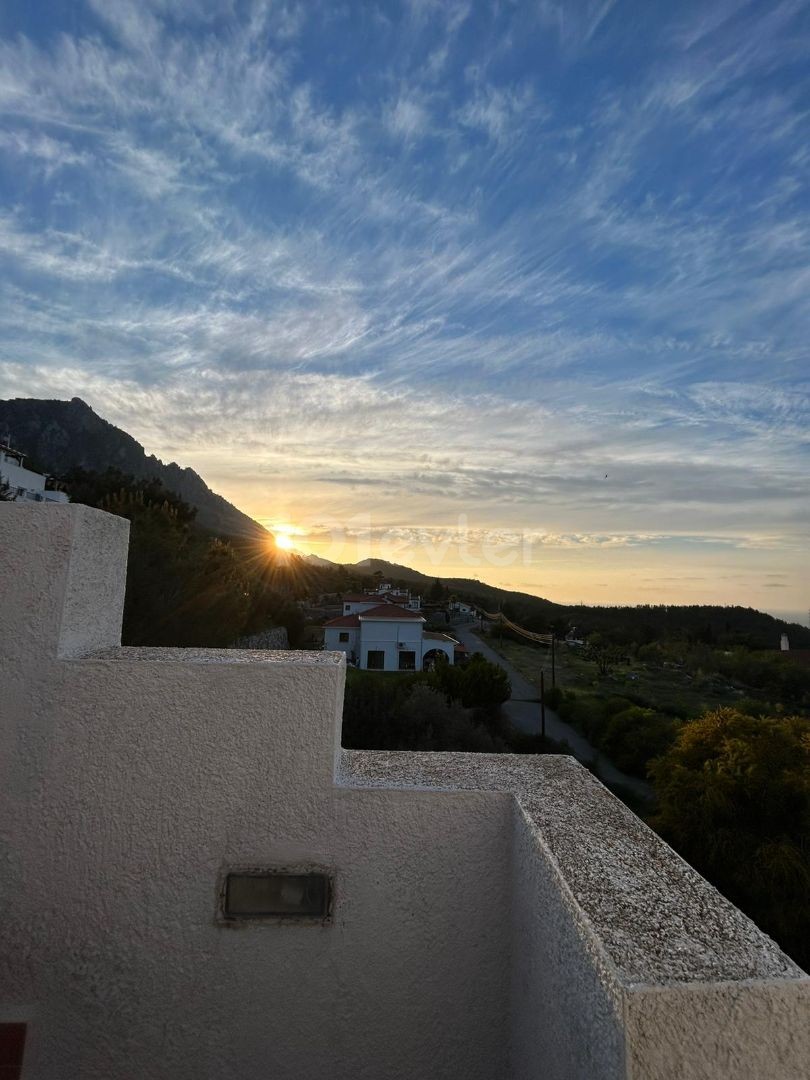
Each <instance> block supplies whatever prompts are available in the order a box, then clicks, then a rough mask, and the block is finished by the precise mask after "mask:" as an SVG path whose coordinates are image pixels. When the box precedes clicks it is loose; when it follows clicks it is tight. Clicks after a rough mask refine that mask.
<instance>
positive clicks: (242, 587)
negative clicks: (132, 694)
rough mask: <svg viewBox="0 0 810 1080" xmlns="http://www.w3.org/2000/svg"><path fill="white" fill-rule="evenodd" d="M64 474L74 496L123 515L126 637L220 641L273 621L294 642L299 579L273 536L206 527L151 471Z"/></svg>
mask: <svg viewBox="0 0 810 1080" xmlns="http://www.w3.org/2000/svg"><path fill="white" fill-rule="evenodd" d="M65 480H66V484H67V485H68V490H69V491H70V493H71V500H72V501H73V502H82V503H85V504H87V505H89V506H97V507H99V508H100V509H103V510H107V511H109V512H110V513H113V514H119V515H120V516H121V517H125V518H128V519H129V521H130V523H131V531H130V545H129V561H128V564H127V593H126V604H125V608H124V625H123V633H122V640H123V642H124V644H126V645H163V646H174V645H182V646H207V647H218V646H228V645H231V644H232V643H233V642H234V641H235V640H236V639H237V638H239V637H241V636H243V635H247V634H252V633H255V632H257V631H259V630H263V629H266V628H267V627H268V626H272V625H275V626H285V627H286V628H287V633H288V636H289V638H290V643H291V644H292V645H293V646H295V645H296V644H297V643H298V641H299V639H300V638H301V636H302V634H303V619H302V617H301V614H300V611H299V609H298V607H297V606H296V604H295V603H294V597H295V595H296V594H297V593H300V592H301V590H304V591H305V589H306V585H305V583H304V582H303V581H301V580H299V579H298V578H296V576H295V575H294V574H293V573H291V570H290V567H291V566H292V567H293V568H295V564H289V563H287V562H286V561H282V559H281V558H280V557H279V556H278V555H277V554H276V553H274V552H273V549H272V544H265V545H264V546H262V545H261V544H260V542H259V541H255V540H242V539H233V538H220V537H217V536H212V535H211V533H209V532H208V531H206V530H204V529H202V528H200V527H199V526H198V525H197V524H196V522H195V511H194V510H193V509H192V508H191V507H190V506H189V505H188V504H187V503H185V502H184V501H183V500H182V499H180V498H179V497H178V496H177V495H175V494H173V493H172V492H170V491H167V490H166V489H165V488H164V487H163V485H162V484H161V483H160V481H159V480H148V481H137V480H135V479H134V478H133V477H131V476H127V475H125V474H123V473H121V472H119V471H118V470H116V469H108V470H107V471H106V472H105V473H92V472H87V471H85V470H81V469H76V470H73V471H72V472H71V473H69V474H67V476H66V477H65ZM268 539H269V538H268Z"/></svg>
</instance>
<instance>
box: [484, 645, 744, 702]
mask: <svg viewBox="0 0 810 1080" xmlns="http://www.w3.org/2000/svg"><path fill="white" fill-rule="evenodd" d="M484 637H485V639H486V640H487V641H488V643H489V645H490V646H491V647H492V648H493V649H495V650H496V652H499V653H500V654H501V656H503V657H504V658H505V659H506V660H508V661H509V662H510V663H511V664H513V665H514V666H515V667H516V668H517V670H518V671H519V672H520V673H521V675H523V676H525V678H527V679H529V680H530V681H531V682H533V683H534V684H535V686H538V687H539V680H540V671H541V670H543V671H544V672H545V682H546V688H547V689H548V688H550V686H551V656H550V652H549V649H548V648H546V647H543V646H539V647H538V646H534V645H529V644H528V643H527V644H525V645H523V644H518V643H517V642H516V641H510V640H509V639H507V638H504V640H503V641H502V642H499V641H498V635H497V632H496V633H494V634H492V635H491V636H489V637H487V636H486V635H484ZM556 676H557V685H558V686H560V687H562V688H563V689H566V690H569V689H570V690H577V691H580V692H581V693H583V694H593V695H595V696H597V697H605V698H607V697H613V696H616V695H619V696H621V697H626V698H629V699H630V700H631V701H633V702H634V703H635V704H638V705H644V706H648V707H650V708H653V709H658V710H660V711H662V712H666V713H670V714H672V715H673V716H681V717H691V716H699V715H700V714H701V713H703V712H705V711H706V710H707V709H714V708H717V706H719V705H733V704H734V703H736V702H738V701H739V700H740V698H741V697H743V696H745V694H746V690H745V689H744V688H742V687H738V686H732V685H731V684H730V683H729V682H728V680H726V679H724V678H723V677H722V676H717V675H706V676H695V677H694V678H693V677H690V676H689V675H688V674H687V673H686V672H685V671H683V670H681V669H679V668H674V667H661V666H659V665H653V664H644V663H640V662H634V663H632V664H617V665H616V667H615V668H614V670H613V672H612V673H611V674H610V675H608V676H600V675H599V672H598V671H597V667H596V664H595V663H594V662H593V661H590V660H586V659H585V658H584V657H583V656H582V654H581V652H580V651H578V650H575V649H571V648H569V647H568V646H567V645H564V644H558V645H557V649H556Z"/></svg>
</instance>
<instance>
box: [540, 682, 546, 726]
mask: <svg viewBox="0 0 810 1080" xmlns="http://www.w3.org/2000/svg"><path fill="white" fill-rule="evenodd" d="M540 734H541V735H542V736H543V739H544V740H545V738H546V687H545V677H544V674H543V672H542V670H541V672H540Z"/></svg>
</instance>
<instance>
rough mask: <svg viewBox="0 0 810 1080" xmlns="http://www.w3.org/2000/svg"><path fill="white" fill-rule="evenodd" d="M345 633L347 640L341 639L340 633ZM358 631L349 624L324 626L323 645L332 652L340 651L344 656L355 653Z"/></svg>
mask: <svg viewBox="0 0 810 1080" xmlns="http://www.w3.org/2000/svg"><path fill="white" fill-rule="evenodd" d="M341 634H347V635H348V639H349V640H348V641H341V640H340V635H341ZM359 641H360V631H359V630H358V629H357V628H356V627H351V626H326V627H324V631H323V647H324V648H325V649H328V650H332V651H333V652H342V653H345V654H346V656H350V655H351V654H352V653H355V655H357V652H358V643H359Z"/></svg>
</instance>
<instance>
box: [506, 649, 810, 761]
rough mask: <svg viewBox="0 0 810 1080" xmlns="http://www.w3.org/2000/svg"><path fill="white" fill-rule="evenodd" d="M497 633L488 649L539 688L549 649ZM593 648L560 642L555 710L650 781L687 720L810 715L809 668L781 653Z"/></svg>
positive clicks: (547, 665) (549, 698)
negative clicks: (713, 713) (733, 713)
mask: <svg viewBox="0 0 810 1080" xmlns="http://www.w3.org/2000/svg"><path fill="white" fill-rule="evenodd" d="M499 638H500V635H499V633H498V632H497V631H496V632H494V633H493V634H492V636H491V638H490V643H491V644H492V646H493V647H494V648H496V649H497V650H498V651H499V652H500V653H501V654H502V655H503V656H504V657H505V658H506V659H507V660H509V662H510V663H512V664H513V665H514V666H515V667H516V668H517V669H518V671H520V673H521V674H522V675H524V676H525V677H526V678H528V679H529V680H531V681H532V682H533V683H534V684H535V685H539V674H540V670H541V668H543V669H544V670H545V673H546V686H547V687H548V685H549V681H550V657H549V652H548V649H539V648H538V647H536V646H533V645H530V644H528V643H527V642H525V641H523V640H522V639H521V640H520V641H517V640H514V639H512V638H510V636H509V634H508V633H505V634H504V635H503V638H502V640H499ZM594 638H595V640H594V641H593V643H591V641H590V639H589V641H588V645H587V647H586V648H569V647H568V646H566V645H565V644H562V643H561V644H558V647H557V650H556V659H557V663H556V669H557V690H556V692H555V694H554V696H550V695H549V693H548V692H547V697H546V701H547V704H548V705H549V706H550V707H551V708H554V709H555V710H556V711H557V712H558V713H559V715H560V716H561V718H562V719H563V720H565V721H566V722H567V723H569V724H571V725H572V727H574V728H576V730H577V731H579V732H581V733H582V734H583V735H584V736H585V737H586V738H587V739H588V740H589V741H590V742H591V743H592V744H593V745H594V746H595V747H596V748H597V749H598V750H600V751H601V752H602V753H604V754H605V756H606V757H607V758H609V759H610V760H611V761H613V763H614V764H615V765H616V766H618V768H620V769H622V770H623V771H624V772H627V773H630V774H632V775H635V776H638V777H641V778H644V777H645V776H646V774H647V766H648V764H649V762H650V761H651V760H652V759H653V758H656V757H658V756H659V755H660V754H662V753H664V751H665V750H666V749H667V748H668V747H669V746H670V745H671V743H672V742H673V740H674V739H675V738H676V736H677V734H678V731H679V729H680V727H681V726H682V724H683V722H684V721H686V720H690V719H694V718H696V717H699V716H701V715H703V714H704V713H705V712H707V711H709V710H712V709H717V708H719V707H721V706H728V705H733V706H734V707H735V708H736V709H738V710H741V711H743V712H749V713H752V714H754V715H757V714H760V713H779V712H780V711H781V712H785V711H790V712H799V713H801V712H806V711H807V710H808V708H810V669H808V668H807V667H804V666H802V665H801V664H798V663H796V662H795V661H793V660H791V659H790V658H789V657H787V656H785V655H784V654H782V653H780V652H779V651H777V650H771V651H760V650H751V649H747V648H745V647H743V646H737V647H735V648H733V649H716V648H712V647H710V646H708V645H705V644H702V643H694V644H691V645H690V644H689V643H686V642H683V641H680V640H676V641H674V642H657V643H655V644H653V645H642V646H636V645H634V644H632V643H631V644H629V645H623V646H619V645H617V644H614V643H612V642H611V641H610V638H609V636H608V635H606V634H600V635H594Z"/></svg>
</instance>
